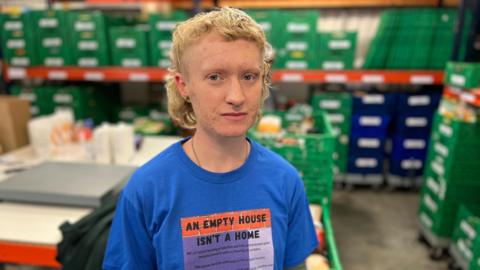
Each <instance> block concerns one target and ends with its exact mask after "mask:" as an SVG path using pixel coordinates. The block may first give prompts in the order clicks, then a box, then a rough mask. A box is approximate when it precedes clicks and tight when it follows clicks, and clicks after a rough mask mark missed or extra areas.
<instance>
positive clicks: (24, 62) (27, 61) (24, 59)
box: [11, 57, 30, 67]
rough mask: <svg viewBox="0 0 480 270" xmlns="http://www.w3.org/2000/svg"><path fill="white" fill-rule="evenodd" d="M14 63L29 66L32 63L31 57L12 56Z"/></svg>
mask: <svg viewBox="0 0 480 270" xmlns="http://www.w3.org/2000/svg"><path fill="white" fill-rule="evenodd" d="M11 61H12V65H14V66H22V67H24V66H28V65H30V59H29V58H27V57H12V60H11Z"/></svg>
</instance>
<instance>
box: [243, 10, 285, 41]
mask: <svg viewBox="0 0 480 270" xmlns="http://www.w3.org/2000/svg"><path fill="white" fill-rule="evenodd" d="M246 12H247V14H248V15H250V17H252V19H254V20H255V21H256V22H257V23H258V24H259V25H260V27H261V28H262V30H263V32H265V35H266V37H267V40H268V42H269V43H270V44H271V45H272V47H273V49H274V50H277V49H278V47H279V43H278V42H279V36H280V35H281V33H280V31H279V30H280V27H282V24H283V22H282V17H281V15H280V13H279V11H278V10H257V9H255V10H246Z"/></svg>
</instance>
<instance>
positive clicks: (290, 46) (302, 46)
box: [286, 41, 308, 51]
mask: <svg viewBox="0 0 480 270" xmlns="http://www.w3.org/2000/svg"><path fill="white" fill-rule="evenodd" d="M286 47H287V50H289V51H306V50H307V49H308V43H306V42H301V41H290V42H287V45H286Z"/></svg>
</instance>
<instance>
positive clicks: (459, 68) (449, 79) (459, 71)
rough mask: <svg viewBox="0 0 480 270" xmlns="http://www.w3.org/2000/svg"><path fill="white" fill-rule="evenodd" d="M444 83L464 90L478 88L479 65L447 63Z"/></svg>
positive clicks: (479, 81) (479, 83)
mask: <svg viewBox="0 0 480 270" xmlns="http://www.w3.org/2000/svg"><path fill="white" fill-rule="evenodd" d="M445 73H446V74H445V83H446V84H448V85H451V86H455V87H460V88H462V89H464V90H469V89H474V88H478V87H480V64H479V63H463V62H449V63H448V64H447V69H446V72H445Z"/></svg>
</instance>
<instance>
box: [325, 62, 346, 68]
mask: <svg viewBox="0 0 480 270" xmlns="http://www.w3.org/2000/svg"><path fill="white" fill-rule="evenodd" d="M344 67H345V66H344V64H343V62H341V61H325V62H323V63H322V68H323V69H327V70H332V69H343V68H344Z"/></svg>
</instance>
